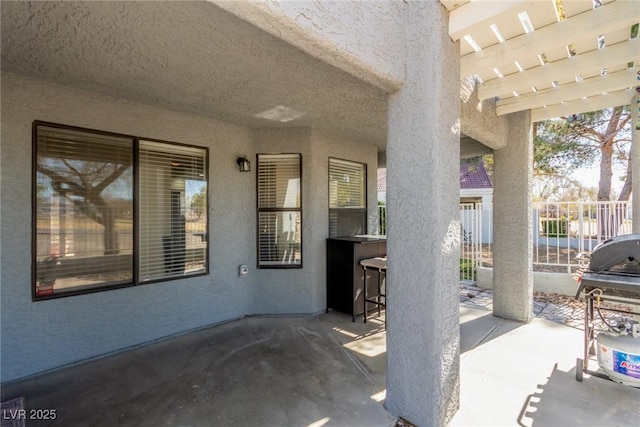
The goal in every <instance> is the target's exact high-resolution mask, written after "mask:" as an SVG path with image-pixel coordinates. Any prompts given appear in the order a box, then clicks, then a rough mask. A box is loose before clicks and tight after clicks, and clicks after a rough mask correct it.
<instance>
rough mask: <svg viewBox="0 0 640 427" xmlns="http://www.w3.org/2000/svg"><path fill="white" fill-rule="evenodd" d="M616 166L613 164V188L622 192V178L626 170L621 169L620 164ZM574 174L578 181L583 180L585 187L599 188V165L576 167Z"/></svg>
mask: <svg viewBox="0 0 640 427" xmlns="http://www.w3.org/2000/svg"><path fill="white" fill-rule="evenodd" d="M616 166H617V165H614V166H613V179H612V180H611V189H612V190H613V191H614V192H616V193H620V190H621V189H622V185H623V184H624V182H622V181H621V180H620V178H621V177H622V175H623V173H624V171H623V170H621V167H620V166H617V167H616ZM572 176H573V177H574V178H575V179H576V180H577V181H579V182H581V183H582V184H583V186H585V187H594V188H598V181H599V180H600V169H599V168H598V167H591V168H580V169H576V170H575V172H573V174H572Z"/></svg>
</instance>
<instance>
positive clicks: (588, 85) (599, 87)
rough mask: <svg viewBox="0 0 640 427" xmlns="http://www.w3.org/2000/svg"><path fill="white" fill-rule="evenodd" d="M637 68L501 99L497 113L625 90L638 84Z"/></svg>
mask: <svg viewBox="0 0 640 427" xmlns="http://www.w3.org/2000/svg"><path fill="white" fill-rule="evenodd" d="M637 70H638V67H633V68H630V69H626V70H621V71H616V72H615V73H610V74H607V75H605V76H597V77H592V78H590V79H586V80H583V81H581V82H573V83H570V84H565V85H561V86H559V87H556V88H551V89H545V90H541V91H538V92H536V93H529V94H526V95H521V96H514V97H511V98H507V99H504V100H500V101H498V102H497V103H496V113H497V114H498V115H499V116H501V115H503V114H509V113H514V112H516V111H522V110H530V109H534V108H539V107H542V106H544V105H552V104H559V103H561V102H563V101H569V100H574V99H581V98H583V97H587V98H588V97H591V96H596V95H601V94H603V93H609V92H616V91H619V90H623V89H626V88H628V87H631V86H634V85H635V84H636V82H637V80H636V71H637Z"/></svg>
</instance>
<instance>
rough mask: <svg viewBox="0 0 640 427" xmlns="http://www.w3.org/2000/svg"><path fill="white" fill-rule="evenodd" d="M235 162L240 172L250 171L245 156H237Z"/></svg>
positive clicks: (249, 165)
mask: <svg viewBox="0 0 640 427" xmlns="http://www.w3.org/2000/svg"><path fill="white" fill-rule="evenodd" d="M236 163H237V164H238V169H240V172H251V162H250V161H249V159H247V156H241V157H238V158H237V159H236Z"/></svg>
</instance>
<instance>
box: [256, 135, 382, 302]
mask: <svg viewBox="0 0 640 427" xmlns="http://www.w3.org/2000/svg"><path fill="white" fill-rule="evenodd" d="M254 138H255V140H256V147H257V152H258V153H301V155H302V222H303V224H302V239H303V241H302V250H303V259H302V265H303V268H302V269H262V270H259V271H258V274H257V279H256V283H255V285H254V286H256V288H257V289H256V292H254V293H253V298H254V312H255V313H260V314H296V313H315V312H319V311H321V310H324V309H325V308H326V239H327V237H328V236H329V187H328V176H329V157H337V158H340V159H345V160H350V161H355V162H361V163H366V164H367V172H368V174H367V192H368V194H369V197H368V206H367V210H368V212H369V228H368V230H369V232H372V233H375V232H377V221H378V213H377V212H378V210H377V201H376V197H375V194H376V182H377V181H376V170H377V165H378V154H377V148H376V146H375V145H373V144H367V143H363V142H355V141H351V140H348V139H344V138H341V137H339V136H335V135H329V134H327V133H323V132H320V131H318V130H316V129H311V128H287V129H258V130H256V131H255V132H254ZM372 227H375V228H372Z"/></svg>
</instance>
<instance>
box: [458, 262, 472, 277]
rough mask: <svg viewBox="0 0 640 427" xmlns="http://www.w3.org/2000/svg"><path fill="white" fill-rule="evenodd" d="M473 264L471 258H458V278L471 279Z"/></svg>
mask: <svg viewBox="0 0 640 427" xmlns="http://www.w3.org/2000/svg"><path fill="white" fill-rule="evenodd" d="M474 277H475V266H474V264H473V260H472V259H471V258H460V280H473V278H474Z"/></svg>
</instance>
